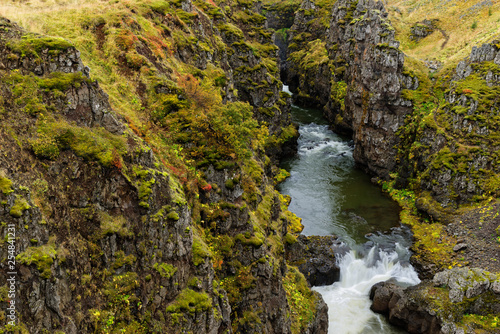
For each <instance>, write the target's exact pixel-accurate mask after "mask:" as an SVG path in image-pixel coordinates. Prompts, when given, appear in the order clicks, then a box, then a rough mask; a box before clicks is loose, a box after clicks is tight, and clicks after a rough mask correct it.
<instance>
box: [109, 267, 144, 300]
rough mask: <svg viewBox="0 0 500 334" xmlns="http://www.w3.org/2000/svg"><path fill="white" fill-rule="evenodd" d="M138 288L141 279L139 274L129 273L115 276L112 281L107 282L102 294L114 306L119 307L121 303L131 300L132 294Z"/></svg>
mask: <svg viewBox="0 0 500 334" xmlns="http://www.w3.org/2000/svg"><path fill="white" fill-rule="evenodd" d="M138 286H139V277H138V275H137V273H135V272H127V273H124V274H122V275H116V276H113V278H112V279H111V280H110V281H108V282H106V284H105V285H104V289H103V290H102V292H103V294H104V295H105V296H106V297H107V298H108V300H109V301H110V302H111V303H112V304H115V305H116V306H118V305H117V304H118V303H119V302H120V301H124V302H125V303H126V302H127V300H129V299H130V294H131V292H132V291H133V290H134V289H135V288H137V287H138ZM127 296H128V297H127Z"/></svg>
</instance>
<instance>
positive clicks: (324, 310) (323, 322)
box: [301, 291, 328, 334]
mask: <svg viewBox="0 0 500 334" xmlns="http://www.w3.org/2000/svg"><path fill="white" fill-rule="evenodd" d="M313 292H314V294H315V295H316V297H317V300H318V301H317V302H316V315H315V317H314V320H313V321H311V322H310V323H309V326H308V327H307V328H305V329H304V330H303V331H302V332H301V333H302V334H328V305H326V303H325V301H324V300H323V298H322V297H321V295H320V294H319V292H317V291H313Z"/></svg>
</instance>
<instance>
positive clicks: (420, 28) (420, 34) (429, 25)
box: [410, 19, 439, 42]
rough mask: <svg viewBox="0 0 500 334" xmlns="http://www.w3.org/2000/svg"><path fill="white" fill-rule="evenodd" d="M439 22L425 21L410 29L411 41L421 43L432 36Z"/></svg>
mask: <svg viewBox="0 0 500 334" xmlns="http://www.w3.org/2000/svg"><path fill="white" fill-rule="evenodd" d="M438 22H439V20H437V19H433V20H427V19H426V20H423V21H422V22H417V23H415V24H414V25H413V26H412V27H411V29H410V39H411V40H415V41H417V42H418V41H419V40H421V39H422V38H425V37H427V36H429V35H430V34H432V33H433V32H434V30H436V27H437V23H438Z"/></svg>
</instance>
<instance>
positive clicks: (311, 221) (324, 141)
mask: <svg viewBox="0 0 500 334" xmlns="http://www.w3.org/2000/svg"><path fill="white" fill-rule="evenodd" d="M286 90H287V87H286V86H285V91H286ZM292 117H293V120H294V122H296V123H297V124H299V133H300V137H299V140H298V154H297V155H296V156H295V157H293V158H290V159H288V160H285V161H283V163H282V166H281V167H282V168H285V169H286V170H288V171H289V172H290V174H291V176H290V177H289V178H288V179H287V180H285V181H284V182H283V183H282V184H281V185H280V191H281V192H282V193H283V194H287V195H290V196H291V198H292V201H291V204H290V207H289V210H290V211H292V212H294V213H295V214H296V215H297V216H299V217H300V218H302V223H303V225H304V230H303V232H302V233H303V234H306V235H331V234H334V235H337V236H339V238H340V239H341V240H342V241H343V242H344V243H345V244H346V245H347V246H348V247H349V248H350V250H349V251H347V252H346V253H345V255H343V256H339V258H338V259H337V261H338V265H339V267H340V281H339V282H336V283H334V284H332V285H330V286H322V287H315V288H314V289H315V290H316V291H318V292H320V293H321V294H322V296H323V299H324V300H325V302H326V303H327V305H328V309H329V311H328V316H329V333H330V334H333V333H335V334H361V333H362V334H375V333H376V334H381V333H404V332H402V331H400V330H398V329H396V328H394V327H392V326H390V325H389V324H388V323H387V322H386V321H385V319H384V318H383V317H382V316H379V315H376V314H374V313H373V312H372V311H371V310H370V305H371V303H370V300H369V298H368V294H369V291H370V288H371V286H373V285H374V284H375V283H378V282H381V281H386V280H388V279H390V278H393V279H394V280H396V281H398V282H399V283H401V284H403V285H414V284H417V283H418V282H419V279H418V277H417V274H416V272H415V271H414V269H413V267H411V265H410V264H409V263H408V260H409V257H410V254H409V251H408V247H409V246H410V243H411V235H410V233H409V231H408V230H407V229H405V228H401V227H400V224H399V217H398V213H399V208H398V206H397V204H396V203H394V202H392V201H391V200H390V199H388V198H387V197H385V196H384V195H383V194H382V192H381V191H380V189H379V188H378V187H377V186H376V185H373V184H372V183H371V182H370V179H369V176H368V175H366V174H365V173H363V172H362V171H360V170H358V169H356V168H355V166H354V159H353V157H352V151H353V147H352V143H351V142H350V141H349V140H348V139H346V138H342V137H340V136H338V135H337V134H335V133H333V132H332V131H331V130H329V129H328V123H327V122H326V120H324V119H323V117H322V114H321V112H320V111H318V110H314V109H304V108H299V107H296V106H292ZM379 231H385V233H381V232H379ZM366 235H369V236H368V237H367V236H366Z"/></svg>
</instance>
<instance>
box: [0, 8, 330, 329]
mask: <svg viewBox="0 0 500 334" xmlns="http://www.w3.org/2000/svg"><path fill="white" fill-rule="evenodd" d="M39 5H40V6H39ZM65 5H66V6H65ZM12 6H14V7H15V6H16V4H12ZM221 6H222V5H221ZM228 7H229V8H228ZM228 7H224V6H222V8H224V10H222V9H221V7H217V6H215V5H214V4H213V3H208V2H201V1H200V2H197V3H192V2H190V1H182V2H181V1H179V2H163V1H159V2H153V3H151V2H141V1H137V2H114V3H112V4H111V3H102V2H98V1H96V2H89V3H86V4H84V5H80V4H69V3H68V4H61V3H59V4H55V3H54V4H53V5H52V6H48V4H37V3H33V4H30V5H27V6H23V7H22V10H20V11H19V12H18V13H17V14H18V15H20V16H18V17H19V18H20V19H23V18H24V19H25V18H26V17H29V18H30V21H29V22H30V24H31V27H32V28H36V27H38V28H40V29H39V30H38V31H39V32H42V33H45V34H47V33H48V34H50V35H52V36H54V35H56V36H63V37H64V38H65V39H61V38H57V37H45V36H41V35H36V34H32V33H27V32H26V31H23V30H21V29H20V28H19V27H18V26H16V25H15V24H14V23H12V22H10V21H8V20H6V19H2V21H1V27H0V28H1V31H0V33H1V39H0V49H1V50H2V52H1V56H0V57H1V59H0V71H1V74H2V75H1V78H2V79H1V89H0V91H1V96H2V99H1V100H0V110H1V113H0V117H1V118H2V120H1V122H0V124H1V125H0V131H1V134H2V135H1V136H0V138H1V139H0V140H1V145H0V146H1V150H2V156H1V160H0V168H1V175H0V177H1V179H0V181H1V182H0V184H1V186H2V188H1V194H0V196H1V201H2V202H1V203H2V204H1V210H2V211H1V221H2V222H5V223H6V224H3V225H2V229H3V230H4V232H6V230H7V226H11V224H12V225H14V226H15V228H16V233H17V235H18V236H19V239H18V240H17V241H16V260H17V266H18V267H17V268H18V272H19V274H18V279H19V281H18V282H19V283H18V284H19V285H18V290H17V302H18V305H19V307H18V308H17V319H18V320H19V322H18V325H17V326H16V328H15V329H16V330H20V331H29V332H43V331H44V330H45V331H64V332H67V333H77V332H113V331H125V332H137V333H140V332H158V333H165V332H172V333H173V332H195V333H219V332H220V333H222V332H229V333H230V332H248V333H261V332H268V333H289V332H294V333H297V332H301V331H302V330H304V329H306V328H308V330H311V331H312V332H314V331H315V330H316V329H315V326H316V324H315V319H317V318H318V317H320V316H324V312H326V309H325V308H324V307H323V305H324V304H322V301H321V299H320V297H318V295H317V294H316V293H313V292H312V291H311V290H310V289H309V287H308V286H307V283H306V281H305V279H304V277H303V276H302V274H300V273H299V272H298V271H297V270H295V269H294V268H293V267H290V269H288V267H287V265H286V262H285V260H284V256H283V252H284V242H285V240H288V242H292V243H293V242H294V241H295V237H294V236H293V235H292V234H290V233H289V232H291V233H297V232H299V231H300V230H301V226H300V221H299V220H298V219H297V218H296V217H295V216H294V215H293V214H291V213H290V212H288V211H287V210H286V206H287V200H286V199H285V198H283V197H282V196H281V195H280V194H279V193H277V192H276V190H274V180H273V178H274V176H275V175H276V174H278V172H279V170H278V169H277V167H276V166H275V164H274V163H273V162H272V161H275V159H277V157H278V156H279V154H280V152H281V148H282V147H283V145H284V144H285V143H287V142H288V141H289V140H290V139H293V138H294V136H295V135H296V130H295V128H294V127H293V125H291V124H290V119H289V115H288V114H287V112H286V110H287V107H288V101H287V99H288V97H287V96H286V95H282V94H281V93H280V90H281V83H280V81H279V80H278V79H277V78H276V77H275V75H276V74H277V73H278V70H277V68H278V67H277V59H276V57H277V52H276V51H277V48H276V47H275V46H273V45H272V44H270V42H271V41H272V39H271V38H272V32H271V31H267V30H266V29H265V27H263V26H262V27H261V28H260V29H261V30H260V32H259V33H258V34H255V29H250V28H251V27H255V26H257V27H259V26H260V25H264V21H263V18H262V17H261V16H259V14H257V13H254V12H253V11H247V8H248V7H246V5H245V4H243V3H241V4H237V5H236V6H234V7H233V8H231V7H230V6H228ZM9 8H10V7H9ZM40 9H43V10H40ZM247 16H249V17H250V19H248V21H247V20H245V19H246V18H247ZM39 22H50V24H44V25H43V26H39V25H37V23H39ZM237 25H240V26H241V29H240V28H239V27H238V26H237ZM35 30H36V29H35ZM75 46H76V47H77V49H78V50H79V51H77V49H75ZM80 52H81V57H82V60H83V61H82V60H81V59H80ZM84 64H85V65H88V66H89V67H90V68H89V67H86V66H85V65H84ZM89 73H90V75H89ZM96 79H97V81H98V82H99V84H98V83H97V81H95V80H96ZM105 92H106V93H105ZM108 97H109V101H108ZM266 152H267V153H269V154H270V156H268V155H267V154H266ZM3 245H4V246H5V247H2V259H7V257H8V252H7V249H8V248H7V247H6V246H7V244H6V243H5V242H4V243H3ZM2 277H4V278H6V277H7V269H6V268H5V267H4V268H2ZM2 291H3V292H2V293H4V292H7V285H5V286H4V287H2ZM6 303H7V297H6V296H4V295H2V305H6ZM4 309H5V308H4ZM316 309H318V310H321V312H323V315H319V314H318V315H316V313H315V312H316V311H315V310H316ZM6 328H8V329H9V328H10V327H6ZM10 329H12V328H10Z"/></svg>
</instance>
